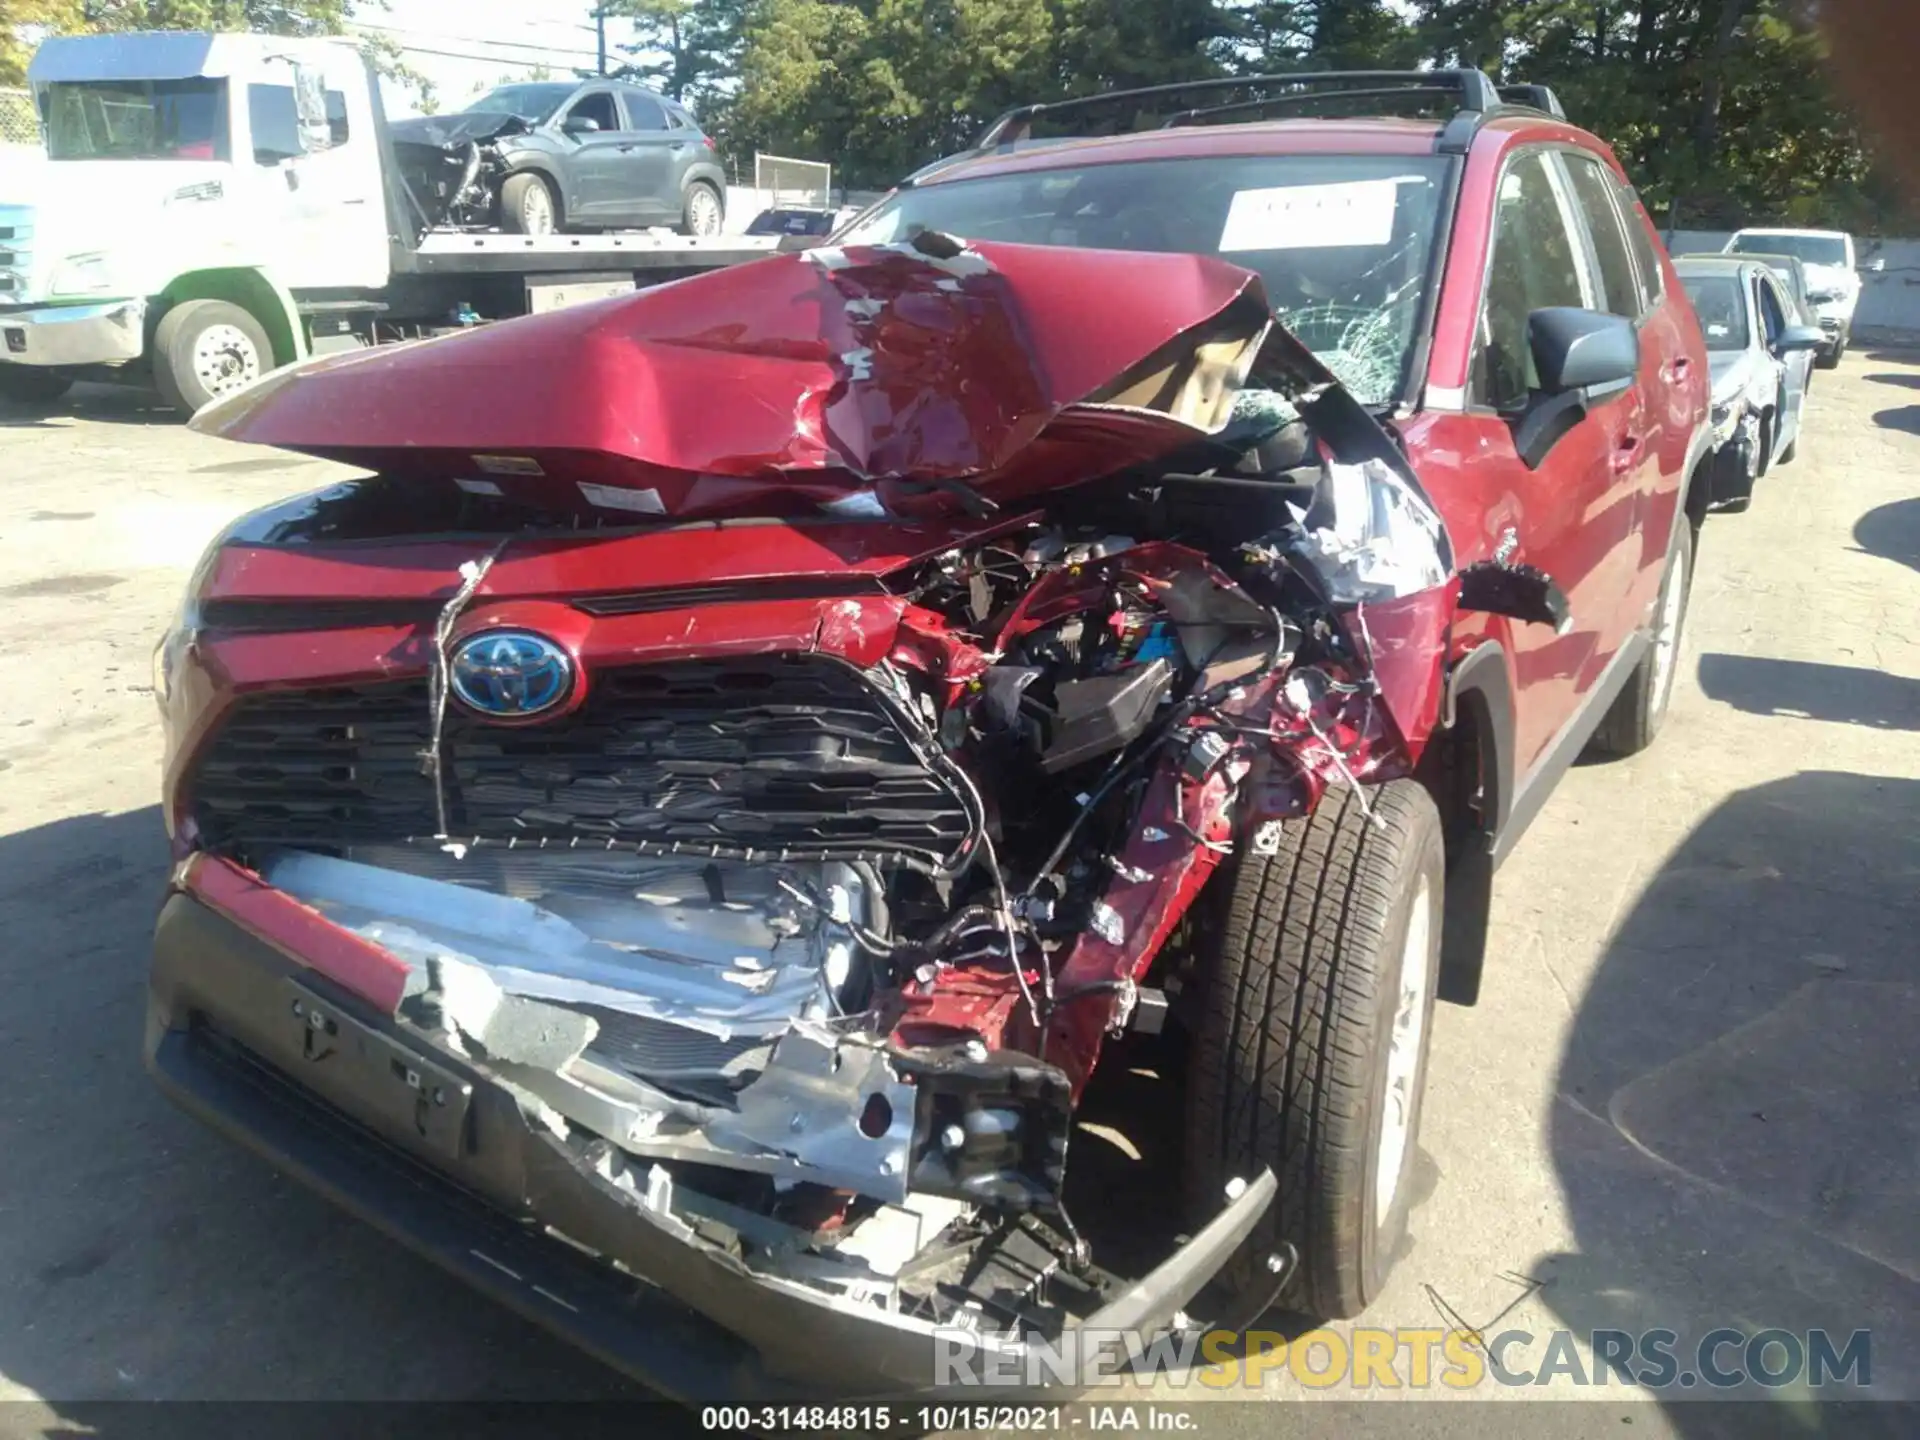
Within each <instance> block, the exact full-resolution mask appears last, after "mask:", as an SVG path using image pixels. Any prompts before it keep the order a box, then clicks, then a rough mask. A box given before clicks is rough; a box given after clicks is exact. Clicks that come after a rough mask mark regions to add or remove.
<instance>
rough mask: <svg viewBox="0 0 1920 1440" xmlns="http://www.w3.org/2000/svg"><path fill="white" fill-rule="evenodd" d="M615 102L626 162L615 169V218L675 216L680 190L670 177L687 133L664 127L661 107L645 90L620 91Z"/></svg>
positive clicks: (648, 221) (644, 220)
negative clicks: (622, 119) (622, 123)
mask: <svg viewBox="0 0 1920 1440" xmlns="http://www.w3.org/2000/svg"><path fill="white" fill-rule="evenodd" d="M620 104H621V107H622V108H623V109H624V110H625V111H626V125H627V128H626V129H625V130H624V131H622V132H621V135H620V138H621V140H622V141H624V142H625V148H624V149H623V150H622V152H621V154H622V155H623V156H624V157H625V161H626V163H625V164H624V165H623V166H622V167H621V171H620V213H621V217H622V219H623V221H624V223H626V224H629V225H667V224H671V223H672V222H674V221H676V220H678V219H679V218H680V191H679V186H677V185H676V184H675V183H674V180H675V177H676V176H677V175H678V173H679V169H680V165H679V161H680V155H681V152H682V151H683V150H684V149H685V142H686V141H687V140H689V139H690V138H691V137H690V136H689V135H688V134H687V133H686V132H685V131H674V130H669V129H668V128H667V114H666V111H664V110H662V109H661V108H660V102H659V101H658V100H655V99H654V98H653V97H652V96H651V95H647V94H644V93H642V92H641V91H639V90H623V91H621V92H620ZM676 140H677V141H678V142H679V143H676Z"/></svg>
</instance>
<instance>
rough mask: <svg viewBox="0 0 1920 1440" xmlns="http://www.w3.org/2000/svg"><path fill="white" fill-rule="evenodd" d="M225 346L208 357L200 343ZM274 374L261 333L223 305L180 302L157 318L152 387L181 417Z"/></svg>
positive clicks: (235, 310) (255, 323) (237, 309)
mask: <svg viewBox="0 0 1920 1440" xmlns="http://www.w3.org/2000/svg"><path fill="white" fill-rule="evenodd" d="M223 330H224V332H226V333H225V335H224V339H225V340H226V342H227V343H226V344H225V346H224V347H222V348H220V349H219V351H218V354H217V355H215V356H213V357H211V358H210V357H209V356H208V355H207V354H206V353H205V352H204V351H203V349H202V342H203V341H206V340H209V339H211V340H212V341H214V342H217V341H219V340H221V339H222V338H223V336H222V334H221V333H220V332H222V331H223ZM272 368H273V342H272V341H271V340H269V339H268V338H267V331H266V327H265V326H263V325H262V324H261V323H260V322H259V321H258V320H256V319H254V318H253V316H252V315H250V314H248V313H247V312H246V311H245V310H242V309H241V308H240V307H239V306H238V305H230V304H228V303H227V302H226V301H225V300H183V301H182V302H181V303H180V304H178V305H176V306H174V307H173V308H172V309H171V310H169V311H167V313H166V314H164V315H162V316H161V317H160V324H159V325H158V326H157V327H156V328H155V329H154V332H153V386H154V389H156V390H158V391H159V392H160V398H161V399H162V400H164V401H166V402H167V404H169V405H171V406H172V407H173V408H174V409H176V410H178V411H180V412H181V413H182V414H184V415H192V414H193V413H194V412H195V411H196V410H198V409H199V408H200V407H201V406H202V405H205V404H206V403H207V402H208V401H210V400H214V399H216V398H218V397H219V396H221V395H225V394H228V393H230V392H231V391H233V390H238V389H240V388H242V387H243V386H245V385H249V384H251V383H252V382H253V381H254V380H257V379H259V377H260V376H262V375H264V374H266V373H267V371H269V370H271V369H272Z"/></svg>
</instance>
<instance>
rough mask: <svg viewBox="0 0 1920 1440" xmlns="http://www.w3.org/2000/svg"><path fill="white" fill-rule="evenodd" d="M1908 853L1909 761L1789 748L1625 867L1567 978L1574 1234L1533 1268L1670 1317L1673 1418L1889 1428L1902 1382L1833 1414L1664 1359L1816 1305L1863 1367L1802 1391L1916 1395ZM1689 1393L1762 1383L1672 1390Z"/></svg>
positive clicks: (1559, 1108)
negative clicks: (1766, 774) (1598, 936)
mask: <svg viewBox="0 0 1920 1440" xmlns="http://www.w3.org/2000/svg"><path fill="white" fill-rule="evenodd" d="M1916 875H1920V782H1916V781H1914V780H1910V779H1905V778H1899V777H1882V776H1871V775H1856V774H1845V773H1834V772H1818V771H1806V772H1802V773H1800V774H1797V775H1793V776H1791V777H1788V778H1786V779H1782V780H1777V781H1774V782H1771V783H1768V784H1765V785H1760V786H1757V787H1755V788H1753V789H1750V790H1746V791H1742V792H1739V793H1737V794H1735V795H1733V796H1732V797H1731V798H1729V799H1728V800H1727V801H1725V802H1724V803H1723V804H1722V805H1721V806H1720V807H1719V808H1718V809H1716V810H1715V811H1713V812H1712V813H1711V814H1710V815H1708V816H1707V817H1706V819H1705V820H1704V821H1703V822H1702V823H1701V824H1700V825H1699V826H1697V827H1696V828H1695V829H1694V831H1693V832H1692V833H1691V834H1690V835H1689V836H1688V837H1687V838H1686V840H1685V841H1684V842H1683V843H1682V844H1681V845H1680V846H1679V848H1678V849H1677V850H1675V851H1674V853H1673V854H1672V855H1671V856H1670V857H1669V858H1668V859H1667V861H1666V863H1665V864H1664V865H1663V866H1662V867H1661V869H1660V871H1659V872H1658V874H1656V875H1655V876H1654V877H1653V879H1652V880H1651V881H1650V882H1649V883H1648V884H1647V886H1646V888H1645V889H1644V891H1643V892H1642V893H1641V895H1640V897H1639V899H1638V901H1637V903H1636V904H1635V905H1634V907H1633V909H1632V910H1631V911H1630V912H1629V913H1628V914H1627V916H1626V918H1625V920H1624V921H1623V922H1622V923H1621V924H1620V926H1619V927H1618V929H1617V930H1616V931H1615V933H1614V935H1613V937H1612V938H1611V940H1610V941H1609V942H1608V945H1607V948H1606V951H1605V954H1604V955H1603V957H1602V959H1601V962H1600V965H1599V968H1598V970H1597V971H1596V973H1595V974H1594V976H1593V979H1592V982H1591V984H1590V985H1588V987H1587V988H1586V990H1585V991H1584V994H1582V996H1581V998H1580V1001H1579V1005H1578V1009H1577V1012H1576V1014H1575V1016H1574V1022H1573V1026H1572V1029H1571V1031H1570V1033H1569V1036H1568V1040H1567V1044H1566V1048H1565V1051H1564V1053H1563V1055H1562V1058H1561V1063H1560V1069H1559V1073H1558V1077H1557V1086H1556V1097H1555V1102H1554V1105H1553V1109H1552V1112H1551V1116H1550V1120H1549V1143H1550V1153H1551V1155H1552V1159H1553V1163H1554V1166H1555V1169H1556V1172H1557V1174H1558V1178H1559V1181H1560V1186H1561V1189H1562V1193H1563V1195H1564V1197H1565V1203H1566V1205H1567V1207H1568V1210H1569V1212H1570V1217H1571V1221H1572V1226H1573V1230H1574V1236H1575V1242H1576V1243H1575V1245H1574V1246H1573V1247H1572V1249H1571V1251H1570V1253H1564V1254H1554V1255H1548V1256H1544V1257H1541V1258H1540V1259H1539V1260H1537V1261H1536V1262H1535V1266H1534V1274H1535V1276H1536V1278H1541V1279H1544V1280H1545V1282H1546V1283H1545V1285H1544V1288H1543V1289H1542V1290H1541V1291H1540V1298H1541V1300H1542V1301H1543V1302H1544V1303H1545V1304H1546V1305H1547V1307H1548V1308H1549V1309H1550V1310H1551V1312H1552V1314H1553V1316H1554V1323H1557V1324H1559V1325H1563V1326H1565V1327H1567V1328H1569V1329H1571V1330H1574V1331H1575V1332H1577V1333H1579V1334H1582V1335H1583V1336H1584V1335H1586V1334H1588V1333H1590V1332H1592V1331H1593V1330H1596V1329H1607V1330H1620V1331H1625V1332H1628V1333H1629V1334H1631V1335H1633V1336H1636V1337H1637V1336H1640V1335H1643V1334H1644V1333H1645V1332H1647V1331H1648V1330H1651V1329H1666V1330H1670V1331H1674V1332H1676V1333H1677V1337H1678V1338H1677V1339H1676V1340H1674V1341H1672V1342H1669V1343H1670V1344H1671V1348H1672V1352H1673V1354H1674V1356H1675V1358H1676V1360H1677V1361H1678V1371H1677V1374H1676V1377H1675V1378H1676V1383H1675V1384H1673V1385H1670V1386H1668V1387H1666V1388H1665V1389H1663V1390H1662V1391H1661V1392H1660V1398H1661V1400H1662V1402H1663V1404H1665V1406H1666V1409H1667V1416H1666V1418H1667V1419H1668V1421H1669V1422H1670V1424H1671V1425H1672V1427H1673V1429H1674V1431H1675V1432H1676V1433H1678V1434H1681V1435H1688V1436H1695V1435H1702V1436H1703V1435H1709V1434H1711V1435H1720V1434H1738V1435H1758V1434H1772V1433H1775V1430H1776V1428H1777V1427H1778V1426H1779V1423H1780V1422H1781V1421H1782V1420H1783V1419H1791V1420H1792V1422H1793V1425H1792V1429H1793V1433H1795V1434H1799V1435H1803V1436H1814V1435H1820V1434H1838V1433H1845V1434H1849V1435H1876V1434H1886V1435H1889V1436H1891V1435H1894V1434H1899V1433H1911V1431H1910V1428H1908V1427H1909V1426H1910V1422H1911V1417H1912V1413H1913V1410H1912V1405H1911V1403H1909V1404H1906V1405H1900V1406H1893V1405H1889V1406H1884V1407H1873V1406H1866V1407H1859V1409H1854V1408H1852V1407H1850V1408H1849V1410H1848V1411H1847V1412H1846V1421H1845V1423H1844V1425H1843V1424H1842V1423H1841V1422H1840V1420H1839V1418H1838V1417H1839V1413H1840V1412H1835V1411H1831V1410H1826V1409H1822V1408H1816V1407H1814V1406H1812V1405H1810V1404H1808V1403H1807V1402H1809V1401H1811V1400H1812V1399H1814V1398H1816V1395H1815V1392H1811V1391H1809V1390H1808V1389H1807V1388H1806V1387H1805V1385H1804V1383H1802V1382H1800V1381H1798V1380H1795V1381H1791V1382H1789V1383H1787V1384H1783V1385H1781V1386H1779V1387H1778V1388H1766V1387H1763V1386H1759V1385H1756V1384H1754V1383H1753V1382H1752V1381H1751V1380H1749V1381H1748V1382H1747V1383H1746V1384H1745V1385H1744V1386H1743V1387H1740V1388H1737V1389H1715V1388H1713V1387H1711V1386H1710V1385H1709V1384H1707V1383H1706V1380H1707V1379H1708V1378H1709V1377H1708V1376H1707V1374H1706V1372H1704V1371H1698V1373H1697V1374H1696V1378H1695V1380H1694V1381H1693V1382H1691V1383H1689V1382H1687V1381H1684V1380H1680V1379H1679V1378H1678V1376H1679V1375H1682V1374H1686V1373H1689V1372H1696V1371H1697V1366H1698V1358H1699V1353H1700V1350H1699V1346H1700V1341H1701V1339H1702V1338H1703V1337H1705V1336H1706V1335H1708V1334H1709V1332H1711V1331H1713V1330H1714V1329H1716V1328H1718V1327H1721V1326H1726V1327H1731V1328H1734V1329H1737V1330H1739V1331H1741V1332H1742V1333H1743V1334H1744V1335H1745V1336H1749V1337H1750V1336H1752V1335H1754V1334H1757V1333H1759V1332H1761V1331H1763V1330H1765V1329H1768V1328H1770V1327H1778V1328H1779V1329H1783V1330H1787V1331H1791V1332H1796V1333H1797V1334H1798V1336H1800V1337H1801V1339H1802V1340H1803V1341H1804V1339H1805V1337H1806V1336H1807V1334H1808V1332H1809V1331H1812V1330H1816V1329H1824V1330H1825V1331H1827V1332H1828V1333H1829V1334H1830V1335H1832V1336H1833V1342H1834V1348H1835V1350H1836V1352H1840V1351H1844V1349H1845V1347H1846V1344H1847V1342H1848V1340H1849V1339H1850V1337H1851V1336H1852V1334H1853V1332H1855V1331H1858V1330H1866V1331H1870V1332H1871V1337H1870V1341H1869V1342H1868V1344H1869V1348H1870V1379H1871V1386H1872V1388H1871V1389H1868V1390H1862V1389H1860V1388H1857V1386H1855V1385H1850V1384H1846V1383H1839V1384H1833V1383H1831V1382H1830V1385H1829V1388H1828V1389H1827V1390H1826V1391H1825V1392H1824V1393H1821V1394H1819V1395H1818V1398H1820V1399H1824V1400H1844V1401H1857V1400H1861V1399H1863V1398H1873V1399H1887V1400H1896V1399H1897V1400H1903V1401H1907V1402H1912V1401H1914V1400H1916V1399H1920V1231H1916V1230H1915V1228H1914V1226H1913V1224H1912V1218H1913V1215H1914V1214H1915V1213H1916V1209H1917V1208H1920V1105H1916V1104H1915V1097H1916V1094H1917V1093H1920V1047H1916V1046H1915V1044H1914V1041H1913V1037H1914V1034H1915V1033H1916V1028H1917V1027H1920V963H1917V962H1916V950H1915V946H1914V943H1913V936H1914V934H1915V932H1916V930H1920V887H1916V886H1915V884H1914V879H1915V877H1916ZM1532 1353H1533V1356H1534V1358H1535V1359H1538V1358H1539V1356H1540V1353H1541V1349H1540V1347H1539V1346H1536V1347H1534V1348H1533V1351H1532ZM1781 1354H1782V1352H1780V1351H1775V1352H1774V1353H1773V1355H1772V1357H1770V1358H1769V1359H1767V1360H1766V1361H1765V1362H1763V1363H1764V1364H1766V1365H1770V1366H1774V1367H1778V1366H1779V1364H1780V1356H1781ZM1710 1358H1711V1359H1712V1360H1713V1361H1714V1362H1716V1368H1717V1369H1718V1370H1719V1371H1720V1373H1721V1374H1722V1375H1724V1374H1726V1373H1727V1372H1729V1371H1734V1372H1738V1371H1741V1370H1746V1369H1749V1368H1750V1366H1751V1364H1752V1363H1753V1362H1751V1361H1749V1360H1748V1359H1747V1358H1746V1355H1745V1354H1744V1353H1743V1350H1742V1348H1741V1347H1740V1346H1738V1345H1733V1346H1727V1347H1724V1348H1722V1349H1720V1350H1719V1351H1717V1352H1716V1353H1715V1354H1713V1355H1712V1356H1711V1357H1710ZM1861 1378H1863V1377H1860V1376H1858V1375H1856V1376H1855V1379H1856V1380H1858V1379H1861ZM1707 1398H1723V1399H1724V1398H1739V1399H1743V1400H1744V1399H1751V1400H1762V1401H1764V1400H1771V1401H1774V1402H1777V1403H1776V1404H1775V1405H1774V1406H1771V1407H1769V1409H1767V1410H1759V1409H1755V1408H1753V1407H1751V1406H1747V1405H1740V1406H1717V1405H1716V1406H1702V1405H1698V1404H1693V1403H1690V1402H1693V1401H1697V1400H1700V1399H1707ZM1861 1410H1865V1411H1869V1412H1872V1413H1870V1414H1868V1415H1866V1416H1865V1417H1864V1419H1863V1417H1862V1415H1861V1413H1860V1411H1861ZM1768 1420H1772V1421H1774V1422H1775V1423H1774V1424H1767V1425H1763V1423H1762V1422H1764V1421H1768Z"/></svg>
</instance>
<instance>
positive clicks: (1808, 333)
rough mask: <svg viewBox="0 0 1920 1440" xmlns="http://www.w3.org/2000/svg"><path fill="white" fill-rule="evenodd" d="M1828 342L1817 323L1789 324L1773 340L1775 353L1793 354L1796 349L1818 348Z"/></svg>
mask: <svg viewBox="0 0 1920 1440" xmlns="http://www.w3.org/2000/svg"><path fill="white" fill-rule="evenodd" d="M1826 343H1827V337H1826V336H1824V335H1822V334H1821V333H1820V327H1819V326H1817V325H1789V326H1787V328H1786V329H1784V330H1782V331H1781V332H1780V338H1779V339H1778V340H1776V341H1774V342H1773V353H1774V354H1776V355H1791V354H1792V353H1793V352H1794V351H1796V350H1818V349H1819V348H1820V347H1821V346H1822V345H1824V344H1826Z"/></svg>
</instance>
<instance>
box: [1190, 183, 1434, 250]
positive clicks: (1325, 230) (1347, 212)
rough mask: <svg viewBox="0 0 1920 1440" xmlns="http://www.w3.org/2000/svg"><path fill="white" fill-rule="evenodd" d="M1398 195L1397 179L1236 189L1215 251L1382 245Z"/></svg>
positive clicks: (1389, 236)
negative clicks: (1264, 188)
mask: <svg viewBox="0 0 1920 1440" xmlns="http://www.w3.org/2000/svg"><path fill="white" fill-rule="evenodd" d="M1399 193H1400V182H1399V181H1398V180H1397V179H1390V180H1350V181H1345V182H1343V183H1341V184H1337V185H1276V186H1274V187H1272V188H1271V189H1267V190H1241V191H1239V192H1238V193H1236V194H1235V195H1234V197H1233V204H1232V205H1231V206H1229V207H1228V209H1227V223H1226V227H1225V228H1224V229H1223V230H1222V231H1221V232H1220V250H1221V252H1222V253H1223V254H1225V253H1228V252H1231V251H1234V250H1306V249H1312V248H1318V247H1322V246H1341V245H1385V244H1386V243H1387V242H1388V241H1390V240H1392V239H1393V211H1394V205H1395V201H1396V199H1397V197H1398V195H1399Z"/></svg>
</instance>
